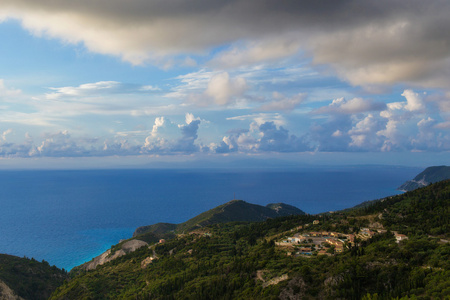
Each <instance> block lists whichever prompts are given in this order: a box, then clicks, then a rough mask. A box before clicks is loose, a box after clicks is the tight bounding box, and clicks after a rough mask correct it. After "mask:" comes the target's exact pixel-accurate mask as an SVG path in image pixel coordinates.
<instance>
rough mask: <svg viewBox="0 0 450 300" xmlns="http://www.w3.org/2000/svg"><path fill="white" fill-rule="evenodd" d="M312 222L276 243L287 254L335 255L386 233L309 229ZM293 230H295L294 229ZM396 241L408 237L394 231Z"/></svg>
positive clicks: (364, 229) (365, 229)
mask: <svg viewBox="0 0 450 300" xmlns="http://www.w3.org/2000/svg"><path fill="white" fill-rule="evenodd" d="M319 224H320V221H319V220H314V221H313V225H319ZM309 226H310V224H305V225H302V226H298V227H297V228H296V230H297V231H298V233H295V234H293V235H292V236H285V237H283V238H282V239H281V240H280V241H279V242H276V243H275V244H276V245H277V246H278V247H279V248H281V249H283V250H285V251H286V254H287V255H295V256H304V257H308V256H312V255H334V254H338V253H342V252H344V251H345V250H346V249H350V247H353V246H355V245H358V243H359V242H361V241H366V240H369V239H371V238H372V237H373V236H375V235H377V234H381V233H385V232H386V230H384V229H371V228H361V229H360V230H359V232H358V233H354V234H344V233H340V232H333V231H331V232H330V231H307V230H306V228H308V227H309ZM291 231H295V230H294V229H293V230H291ZM393 234H394V236H395V239H396V242H397V243H399V242H400V241H402V240H405V239H408V237H407V236H406V235H404V234H399V233H397V232H393Z"/></svg>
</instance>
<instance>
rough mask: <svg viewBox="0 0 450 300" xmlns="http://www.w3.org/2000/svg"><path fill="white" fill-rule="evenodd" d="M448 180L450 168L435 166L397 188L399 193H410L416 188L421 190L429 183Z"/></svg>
mask: <svg viewBox="0 0 450 300" xmlns="http://www.w3.org/2000/svg"><path fill="white" fill-rule="evenodd" d="M446 179H450V167H447V166H435V167H428V168H426V169H425V170H424V171H423V172H421V173H420V174H418V175H417V176H416V177H414V179H412V180H409V181H407V182H405V183H404V184H402V185H401V186H399V187H398V190H400V191H404V192H407V191H412V190H415V189H417V188H421V187H424V186H427V185H429V184H430V183H434V182H439V181H442V180H446Z"/></svg>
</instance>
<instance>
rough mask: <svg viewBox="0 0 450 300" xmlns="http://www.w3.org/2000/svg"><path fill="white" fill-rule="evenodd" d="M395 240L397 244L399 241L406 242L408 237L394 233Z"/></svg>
mask: <svg viewBox="0 0 450 300" xmlns="http://www.w3.org/2000/svg"><path fill="white" fill-rule="evenodd" d="M394 236H395V239H396V240H397V243H400V241H403V240H407V239H408V237H407V236H406V235H404V234H400V233H394Z"/></svg>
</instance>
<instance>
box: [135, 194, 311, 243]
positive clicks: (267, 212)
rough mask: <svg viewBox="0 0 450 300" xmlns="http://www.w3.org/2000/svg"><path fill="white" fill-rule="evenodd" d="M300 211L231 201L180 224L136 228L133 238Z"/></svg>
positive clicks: (267, 217)
mask: <svg viewBox="0 0 450 300" xmlns="http://www.w3.org/2000/svg"><path fill="white" fill-rule="evenodd" d="M304 214H305V212H304V211H302V210H301V209H299V208H297V207H295V206H292V205H289V204H285V203H270V204H267V205H266V206H262V205H258V204H252V203H248V202H246V201H244V200H237V199H234V200H231V201H229V202H227V203H224V204H222V205H219V206H217V207H215V208H212V209H210V210H208V211H205V212H203V213H201V214H199V215H197V216H195V217H193V218H191V219H189V220H187V221H186V222H183V223H180V224H173V223H156V224H152V225H147V226H141V227H138V228H137V229H136V230H135V232H134V233H133V237H137V236H138V235H141V234H145V233H154V234H165V233H168V232H177V233H182V232H188V231H192V230H195V229H199V228H202V227H204V226H208V225H213V224H217V223H226V222H258V221H265V220H267V219H269V218H276V217H283V216H288V215H304Z"/></svg>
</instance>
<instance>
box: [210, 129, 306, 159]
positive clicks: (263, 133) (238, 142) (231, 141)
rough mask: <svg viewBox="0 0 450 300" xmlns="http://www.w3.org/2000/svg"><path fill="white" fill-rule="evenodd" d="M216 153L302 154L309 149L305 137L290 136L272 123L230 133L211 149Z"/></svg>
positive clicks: (285, 130) (286, 131)
mask: <svg viewBox="0 0 450 300" xmlns="http://www.w3.org/2000/svg"><path fill="white" fill-rule="evenodd" d="M213 150H214V151H215V152H216V153H229V152H237V151H239V152H250V153H255V152H256V153H257V152H303V151H310V150H311V147H310V146H309V144H308V141H307V139H306V138H305V137H298V136H296V135H294V134H290V133H289V131H288V130H287V129H286V128H284V127H283V126H277V125H276V124H275V123H274V122H264V123H262V124H259V125H258V124H256V123H252V124H250V129H249V130H247V129H241V130H235V131H233V132H230V135H228V136H225V137H223V139H222V141H221V143H220V144H219V145H217V146H216V147H215V148H214V149H213Z"/></svg>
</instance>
